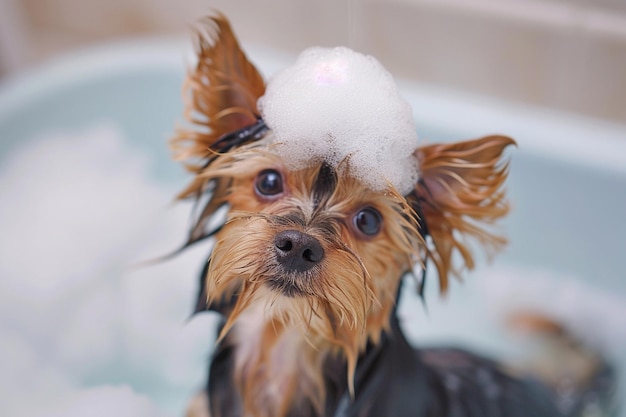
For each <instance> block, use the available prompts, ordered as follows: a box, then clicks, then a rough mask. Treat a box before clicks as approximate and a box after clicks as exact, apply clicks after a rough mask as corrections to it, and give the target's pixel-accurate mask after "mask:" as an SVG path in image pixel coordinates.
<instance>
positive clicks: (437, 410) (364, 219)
mask: <svg viewBox="0 0 626 417" xmlns="http://www.w3.org/2000/svg"><path fill="white" fill-rule="evenodd" d="M206 28H207V30H205V31H204V32H202V33H200V34H199V35H198V44H197V55H198V61H197V64H195V65H194V68H193V69H192V70H190V72H189V74H188V77H187V80H186V83H185V87H184V97H185V100H186V103H187V107H186V112H185V117H186V119H187V121H188V122H189V124H188V125H187V127H185V128H181V129H179V131H178V133H177V136H176V137H175V138H174V139H173V141H172V145H173V148H174V152H175V154H176V156H177V157H178V159H180V160H183V161H184V162H185V164H186V167H187V168H188V169H189V170H190V171H191V172H192V173H193V174H194V178H193V181H192V182H191V184H190V185H189V186H188V187H187V188H186V189H185V190H184V191H182V192H181V194H180V195H179V198H181V199H194V200H195V201H196V209H195V211H194V215H193V224H192V228H191V231H190V234H189V236H188V240H187V242H186V244H185V246H184V247H187V246H189V245H192V244H194V243H196V242H198V241H201V240H203V239H206V238H208V237H213V238H214V246H213V248H212V251H211V254H210V256H209V260H208V262H207V264H206V266H205V268H204V270H203V272H202V275H201V279H200V291H199V296H198V302H197V306H196V312H200V311H204V310H211V311H214V312H217V313H219V314H220V315H221V317H222V318H223V322H222V324H221V327H220V330H219V335H218V342H217V346H216V349H215V352H214V354H213V356H212V360H211V362H210V365H209V378H208V383H207V385H206V388H205V389H204V390H203V392H202V393H201V394H200V395H199V396H198V397H196V398H195V399H194V401H193V402H192V404H191V406H190V409H189V412H188V413H189V415H190V416H211V417H236V416H251V417H287V416H289V417H295V416H300V417H314V416H325V417H333V416H336V417H340V416H363V417H364V416H374V417H400V416H419V417H421V416H424V417H425V416H446V417H453V416H455V417H462V416H463V417H464V416H467V417H470V416H471V417H496V416H502V417H504V416H506V417H517V416H519V417H522V416H524V417H527V416H534V417H555V416H568V417H573V416H581V417H582V416H591V415H593V416H600V415H608V411H606V410H608V409H609V406H608V404H609V403H610V400H609V399H608V398H609V396H610V395H609V394H610V392H611V390H612V383H613V377H612V371H611V369H610V368H609V367H607V366H605V365H604V362H603V361H601V360H598V359H597V358H595V357H594V359H590V361H595V362H592V363H593V364H594V366H592V367H590V368H588V369H591V370H590V371H589V372H587V373H586V374H585V377H584V378H582V377H581V378H579V379H580V380H577V381H574V382H576V384H577V385H576V387H575V389H573V391H572V390H563V389H560V388H559V386H558V384H552V385H551V384H550V383H547V382H546V383H544V382H541V381H540V379H539V378H537V379H535V378H532V377H525V376H523V375H522V374H521V373H513V372H509V371H508V368H505V367H503V366H501V365H499V364H497V363H495V362H494V361H491V360H489V359H486V358H483V357H480V356H478V355H475V354H472V353H469V352H466V351H463V350H461V349H452V348H448V349H446V348H439V349H435V348H430V349H415V348H414V347H412V346H411V345H410V344H409V343H408V342H407V340H406V339H405V336H404V335H403V332H402V329H401V326H400V323H399V320H398V317H397V314H396V304H397V300H398V296H399V292H400V289H401V282H402V277H403V276H405V275H407V274H408V275H410V274H419V275H420V276H421V272H415V271H416V270H419V271H424V270H425V266H426V264H427V263H430V264H433V265H434V266H435V267H436V270H437V274H438V276H439V284H440V289H441V291H442V292H445V291H446V290H447V288H448V280H449V276H451V275H456V274H458V271H459V270H460V268H461V267H464V268H467V269H472V268H473V267H474V255H473V253H472V249H475V247H476V246H479V247H482V248H484V249H486V250H488V251H489V252H493V251H494V250H497V249H499V248H500V247H502V246H503V245H504V244H505V239H504V238H503V237H501V236H499V235H497V234H494V233H493V232H492V231H491V230H490V226H491V225H492V224H493V223H494V222H495V221H497V220H498V219H500V218H501V217H503V216H504V215H506V213H507V212H508V209H509V207H508V203H507V200H506V196H505V192H504V190H503V184H504V182H505V180H506V177H507V174H508V160H507V159H505V158H504V157H503V151H504V149H505V148H506V147H507V146H509V145H513V144H514V143H515V142H514V141H513V140H512V139H510V138H508V137H505V136H488V137H484V138H481V139H476V140H470V141H465V142H459V143H452V144H430V145H423V146H415V147H414V148H413V149H411V150H410V151H409V153H408V154H407V159H406V160H404V161H398V166H399V167H405V166H408V167H414V169H415V174H410V175H408V178H409V179H410V181H411V183H410V184H409V186H408V187H407V186H406V183H402V184H400V183H398V181H396V180H395V179H394V178H393V175H390V176H389V177H386V176H385V175H386V174H385V172H383V173H381V172H379V171H377V170H376V169H371V167H369V166H366V167H365V168H363V167H362V164H361V163H360V162H359V150H358V149H357V150H354V149H353V150H350V151H348V152H345V153H344V154H339V155H337V154H336V153H333V152H334V151H330V154H332V157H327V155H326V154H324V153H323V152H322V153H321V154H315V149H313V148H311V147H307V145H302V147H301V149H300V152H297V151H298V149H297V148H298V147H299V146H300V145H298V143H297V142H296V145H295V147H296V152H295V153H294V152H291V153H289V152H283V151H282V150H281V149H282V145H284V144H285V143H284V142H288V140H289V139H290V138H285V137H284V132H285V130H284V129H283V130H280V127H277V126H275V125H273V124H272V123H269V122H268V120H265V119H266V118H265V117H264V111H263V109H260V106H259V105H258V103H259V99H261V98H262V97H263V96H264V95H265V94H266V87H269V86H271V83H272V82H273V81H272V82H270V84H268V85H266V84H265V82H264V80H263V78H262V77H261V75H260V74H259V72H258V71H257V70H256V68H255V67H254V65H253V64H251V63H250V62H249V61H248V59H247V58H246V55H245V54H244V52H243V51H242V49H241V48H240V46H239V43H238V41H237V39H236V37H235V36H234V34H233V32H232V30H231V27H230V25H229V23H228V21H227V20H226V19H225V18H224V17H223V16H221V15H217V16H213V17H211V18H209V19H208V20H207V25H206ZM207 33H208V34H207ZM366 59H367V60H369V61H371V60H372V59H371V58H369V57H368V58H366ZM369 61H368V62H369ZM329 65H330V64H329ZM333 65H334V64H333ZM331 67H332V65H331ZM339 67H341V65H339ZM344 69H345V68H344ZM329 71H330V75H328V74H326V75H328V76H329V77H330V79H327V78H324V77H325V76H326V75H324V74H322V75H323V76H322V78H320V79H319V80H318V81H320V80H321V82H322V84H324V83H326V84H328V83H330V84H332V83H333V82H335V81H337V82H341V81H342V80H341V79H339V80H337V79H336V77H335V76H336V75H337V74H335V73H333V71H335V69H333V68H330V69H329ZM341 71H342V68H339V73H338V74H339V78H341V76H342V75H341V74H344V73H342V72H341ZM333 74H335V75H333ZM344 75H345V74H344ZM333 77H335V78H333ZM383 78H384V77H383ZM331 87H332V86H331ZM362 87H363V88H364V89H368V88H370V86H362ZM277 88H280V86H278V87H277ZM372 88H374V87H372ZM374 94H378V93H377V92H376V91H374ZM303 97H304V100H305V101H306V100H307V96H306V95H305V96H303ZM381 99H383V97H382V94H381ZM313 100H315V98H313ZM264 105H265V106H267V103H265V104H264ZM287 105H289V106H294V105H293V104H287ZM303 106H304V104H303ZM279 107H280V106H279ZM294 107H297V106H294ZM293 110H294V111H296V112H297V111H300V110H301V109H295V108H294V109H293ZM266 111H267V113H270V114H271V112H272V111H274V112H286V113H289V111H290V109H287V110H276V109H273V110H272V109H266ZM333 111H336V112H341V108H339V110H333ZM375 111H380V112H383V111H385V110H384V109H377V110H375ZM349 114H350V113H348V112H346V115H349ZM285 116H286V118H289V117H290V116H289V115H287V114H286V115H285ZM344 116H345V115H343V114H342V115H338V116H337V117H338V119H339V120H340V121H341V122H340V123H348V124H349V123H350V121H346V120H344V119H343V117H344ZM294 117H296V116H294ZM347 117H349V116H347ZM296 118H297V117H296ZM372 122H374V123H378V122H379V123H380V124H384V123H385V122H384V121H377V120H374V121H372ZM273 123H274V122H273ZM315 123H317V122H315ZM317 127H318V126H313V125H312V126H310V128H311V129H313V130H315V129H316V128H317ZM383 128H386V127H385V126H383ZM305 129H308V127H306V128H305ZM279 131H280V132H282V133H281V134H283V136H280V137H278V136H279V135H278V132H279ZM338 140H339V139H338V138H335V137H334V136H333V135H332V134H331V135H329V137H328V138H325V139H323V140H322V139H320V143H323V144H326V145H328V144H329V143H330V145H329V146H331V147H332V146H334V141H338ZM326 145H324V146H326ZM287 146H288V145H287ZM320 146H321V145H320ZM390 146H391V147H393V146H395V145H393V144H392V145H390ZM384 151H385V150H384ZM385 152H386V151H385ZM389 152H391V150H389ZM405 153H406V152H405ZM325 155H326V156H325ZM293 159H297V160H298V161H299V162H297V163H294V161H293ZM403 164H404V165H403ZM359 167H361V168H359ZM374 168H376V165H375V164H374ZM359 169H360V171H359ZM402 169H404V168H402ZM410 169H413V168H410ZM368 177H369V178H368ZM374 177H376V178H374ZM372 178H373V180H372ZM472 241H473V243H474V246H472ZM458 260H460V261H461V263H460V264H459V265H457V264H456V262H457V261H458ZM416 266H417V268H416ZM420 268H421V269H420ZM421 277H422V278H423V276H421ZM526 322H531V323H532V325H533V326H535V327H540V328H544V329H545V328H548V327H550V326H551V324H550V323H549V322H547V321H546V322H542V320H541V319H540V318H537V317H535V318H530V319H527V320H526ZM559 332H560V331H559V330H554V331H553V333H559ZM572 393H573V394H572ZM594 412H596V413H597V414H593V413H594ZM605 412H606V413H607V414H604V413H605ZM585 413H587V414H585Z"/></svg>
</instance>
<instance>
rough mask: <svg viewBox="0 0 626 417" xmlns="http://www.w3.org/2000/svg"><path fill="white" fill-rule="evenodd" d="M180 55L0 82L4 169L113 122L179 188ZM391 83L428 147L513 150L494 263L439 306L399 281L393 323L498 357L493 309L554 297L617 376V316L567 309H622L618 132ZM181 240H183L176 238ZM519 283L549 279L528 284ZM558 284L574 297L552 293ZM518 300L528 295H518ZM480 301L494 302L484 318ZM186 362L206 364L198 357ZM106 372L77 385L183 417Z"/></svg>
mask: <svg viewBox="0 0 626 417" xmlns="http://www.w3.org/2000/svg"><path fill="white" fill-rule="evenodd" d="M247 50H248V55H249V57H250V58H251V60H253V61H254V62H255V63H256V64H257V65H258V66H259V68H260V70H261V72H262V73H263V74H265V75H266V76H267V75H271V74H272V73H274V72H276V71H277V70H278V69H280V68H282V67H284V66H286V65H288V64H289V63H291V62H292V61H293V59H294V57H293V56H291V55H289V54H285V53H282V52H280V51H275V50H272V49H271V48H267V47H263V46H258V45H249V46H248V48H247ZM190 56H191V55H190V51H189V47H188V45H187V42H186V41H182V40H180V41H179V40H163V39H160V40H138V41H134V42H126V43H122V44H115V45H109V46H104V47H100V48H96V49H91V50H89V51H82V52H79V53H76V54H74V55H71V56H66V57H64V58H61V59H59V60H57V61H55V62H51V63H49V64H47V65H45V66H44V67H41V68H37V69H34V70H29V71H26V72H24V73H22V74H18V75H17V76H13V77H11V78H9V79H5V80H3V82H2V84H1V85H0V167H6V166H7V165H9V164H10V163H11V162H12V158H13V155H14V154H15V152H18V151H19V150H20V149H22V148H23V147H24V146H26V145H27V144H28V143H29V141H32V140H33V138H35V137H38V136H40V135H41V134H43V133H45V132H51V131H52V132H59V131H66V130H72V129H80V128H82V127H86V126H90V125H93V124H98V123H114V124H115V125H116V126H118V127H119V128H120V129H121V131H123V133H124V137H125V138H126V140H127V142H128V143H127V145H128V146H129V147H130V148H131V149H134V150H136V152H137V153H141V154H145V155H148V157H149V159H150V161H151V162H150V164H149V167H148V168H147V172H148V174H147V175H149V176H150V178H152V179H153V180H154V181H155V182H156V183H159V184H163V187H166V188H167V189H180V188H181V187H182V186H183V184H184V183H185V181H186V180H187V176H186V174H185V173H184V172H183V170H182V169H181V168H180V167H179V166H178V165H177V164H175V163H173V162H171V160H170V153H169V150H168V148H167V138H168V137H170V136H171V135H172V133H173V131H174V126H175V123H176V121H180V120H181V115H182V102H181V94H180V90H181V85H182V81H183V78H184V72H185V68H186V66H187V65H188V63H189V62H191V57H190ZM383 64H384V63H383ZM400 86H401V89H402V91H403V94H404V95H405V97H406V98H407V99H408V100H409V102H410V103H411V104H412V106H413V109H414V113H415V120H416V122H417V126H418V133H419V136H420V138H421V140H422V141H423V142H424V143H428V142H436V141H454V140H460V139H470V138H476V137H479V136H482V135H486V134H491V133H502V134H506V135H508V136H511V137H513V138H515V139H516V141H517V143H518V147H517V148H515V149H510V150H509V151H508V152H507V153H508V155H509V157H510V159H511V173H510V181H509V183H508V185H507V188H508V190H509V193H510V199H511V202H512V211H511V214H510V216H509V217H508V218H507V219H506V220H505V221H504V222H503V228H502V229H503V230H504V231H505V233H506V235H507V237H508V239H509V241H510V244H509V245H508V247H507V248H506V249H505V250H504V251H503V252H502V253H501V254H499V255H498V256H497V257H496V258H495V260H494V261H493V262H487V260H485V259H481V260H480V262H479V266H478V268H477V269H476V270H475V271H473V272H471V273H468V274H466V275H465V276H464V279H463V281H462V282H461V281H456V282H453V284H452V288H451V290H450V294H449V295H447V296H446V297H444V298H441V297H439V295H438V294H437V288H436V285H435V282H434V281H435V280H434V278H430V279H429V283H428V285H427V296H426V308H424V305H423V303H422V302H421V300H418V299H417V297H416V296H415V294H414V292H413V291H411V285H412V284H411V283H409V284H407V290H406V291H405V295H404V296H403V299H402V309H401V314H402V317H403V320H404V322H405V326H406V327H407V329H408V333H409V335H410V337H411V339H412V340H413V341H414V342H415V343H418V344H419V343H423V344H436V343H454V344H457V345H458V344H460V345H464V346H468V347H471V348H473V349H477V350H479V351H483V352H485V353H489V354H494V355H496V356H502V357H504V358H506V357H507V355H508V354H511V352H513V351H514V350H515V349H511V348H510V347H509V346H508V344H507V343H506V342H505V341H504V340H503V337H502V333H501V331H500V330H497V329H498V327H499V326H500V325H501V324H502V323H501V321H502V320H500V318H501V317H499V316H497V317H495V318H494V317H493V316H492V314H493V311H496V312H498V311H500V310H497V308H500V307H502V306H500V305H501V304H507V303H508V300H514V301H515V302H520V303H521V304H520V305H523V302H524V300H528V299H534V300H533V302H534V303H535V305H537V304H550V303H551V300H560V301H557V303H562V304H563V305H566V304H567V303H569V304H567V305H568V306H569V308H571V309H572V310H576V311H578V310H583V311H582V312H581V313H580V314H583V315H584V314H589V315H591V318H589V319H588V321H585V320H584V319H583V320H582V322H583V323H586V324H585V326H582V329H578V330H579V331H585V329H589V330H591V328H592V327H593V328H595V329H594V331H593V332H591V333H593V334H595V333H596V332H598V333H599V335H598V336H597V338H604V339H606V340H605V342H606V343H605V345H606V344H608V346H604V347H603V348H605V349H606V350H607V355H610V356H611V358H612V359H613V360H615V361H616V363H618V365H619V366H620V367H621V369H623V370H626V327H621V323H624V319H625V317H612V316H611V314H609V313H607V312H600V313H597V314H596V312H595V311H593V309H592V311H588V310H589V309H590V308H589V307H587V308H586V309H585V308H579V307H581V306H580V305H577V303H585V304H586V300H587V299H586V298H585V296H583V295H584V294H586V292H587V289H592V290H593V293H594V294H593V295H592V297H594V300H595V301H594V302H593V303H591V305H602V304H603V302H602V297H604V296H605V295H606V296H607V297H609V298H610V300H611V303H613V304H616V303H617V304H620V301H621V302H622V304H623V305H626V273H625V272H624V260H625V258H626V243H625V239H626V221H624V216H625V215H626V126H624V125H618V124H612V123H609V122H604V121H599V120H593V119H589V118H585V117H583V116H578V115H573V114H566V113H561V112H558V111H556V110H550V109H542V108H535V107H529V106H525V105H522V104H516V103H508V102H502V101H499V100H497V99H494V98H489V97H480V96H475V95H472V94H469V93H463V92H459V91H451V90H448V89H446V88H444V87H441V86H435V85H420V84H419V83H416V82H414V81H411V80H400ZM111 169H112V170H115V169H116V167H115V166H111ZM17 181H19V180H17ZM2 204H3V205H10V204H11V201H2ZM183 235H184V231H181V239H182V236H183ZM177 243H180V241H177V242H173V243H172V245H175V244H177ZM499 275H502V279H501V280H499V278H498V276H499ZM510 276H514V277H513V278H511V277H510ZM526 276H527V277H528V279H529V281H532V282H539V283H541V282H543V281H546V280H547V281H549V284H546V286H545V287H542V286H541V284H537V285H535V286H534V287H533V288H526V287H525V286H524V285H525V284H524V282H525V279H524V277H526ZM483 277H488V279H486V278H483ZM537 277H539V278H537ZM544 278H545V279H544ZM193 280H194V281H195V277H194V278H193ZM518 285H519V288H518V287H517V286H518ZM494 288H497V291H496V290H494V291H492V289H494ZM542 288H543V289H542ZM571 288H576V290H575V291H572V290H569V289H571ZM561 289H564V290H563V292H564V293H567V294H570V297H569V298H568V297H563V296H560V295H559V294H561ZM533 291H535V293H533ZM518 293H520V294H524V296H523V297H522V296H520V299H517V298H516V296H517V295H519V294H518ZM596 293H597V294H596ZM190 297H192V295H190ZM485 300H486V301H485ZM538 300H539V301H538ZM598 300H599V301H598ZM594 303H595V304H594ZM486 304H488V305H496V306H498V307H495V308H496V310H489V309H487V308H486V307H485V305H486ZM561 310H563V311H565V310H567V308H566V307H562V308H561ZM561 310H559V311H561ZM471 311H474V312H475V314H474V313H470V312H471ZM612 311H614V312H615V311H616V312H617V313H616V314H620V313H624V312H626V309H621V310H620V309H619V308H617V310H612ZM25 314H28V312H26V313H25ZM181 314H182V315H183V316H184V313H181ZM564 314H565V315H567V312H566V313H564ZM625 314H626V313H625ZM573 316H575V314H573ZM156 325H158V324H156ZM184 325H185V324H184V321H183V320H181V326H184ZM598 328H599V330H598ZM17 331H18V332H19V329H17ZM210 336H211V335H210V334H208V335H207V339H210ZM111 337H115V336H114V335H111ZM594 337H595V336H592V338H594ZM208 345H209V346H210V343H209V344H208ZM194 355H196V356H197V357H196V360H199V361H200V362H202V361H203V360H204V358H205V357H206V352H205V351H202V352H200V351H197V352H195V353H194ZM198 358H200V359H198ZM203 372H204V371H203V370H202V372H200V373H203ZM624 373H626V372H622V374H624ZM116 375H117V376H116V377H115V378H112V379H110V380H108V379H107V376H106V373H103V375H95V376H94V375H91V376H90V377H89V378H85V379H81V378H77V379H76V381H78V382H76V383H77V384H80V383H85V384H94V383H95V382H94V381H97V382H98V383H109V384H119V383H127V384H129V385H131V386H132V387H133V389H134V390H135V391H138V392H140V393H143V394H145V395H146V396H148V397H150V398H151V399H152V400H153V401H154V402H156V404H157V405H158V406H159V407H160V408H162V409H164V410H166V411H167V412H170V413H171V414H173V415H176V414H180V410H182V408H183V407H184V404H185V402H186V401H187V398H188V397H189V396H190V395H191V393H192V392H193V390H194V389H196V388H197V385H198V382H197V381H195V382H194V383H191V382H190V383H178V385H176V387H177V388H176V389H168V388H167V387H171V386H172V385H171V384H169V385H168V383H167V382H163V381H160V380H159V378H160V377H159V375H156V376H155V375H152V376H150V377H148V376H146V377H145V378H142V377H141V376H139V377H138V376H136V375H134V376H129V377H128V379H127V380H125V379H124V372H123V370H122V371H120V372H118V373H117V374H116ZM622 380H623V377H622ZM142 384H145V386H144V385H142ZM164 387H165V388H164Z"/></svg>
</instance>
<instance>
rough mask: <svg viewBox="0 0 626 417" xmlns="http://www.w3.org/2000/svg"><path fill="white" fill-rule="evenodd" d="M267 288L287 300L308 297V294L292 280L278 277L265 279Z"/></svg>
mask: <svg viewBox="0 0 626 417" xmlns="http://www.w3.org/2000/svg"><path fill="white" fill-rule="evenodd" d="M267 286H268V287H269V288H270V289H271V290H272V291H275V292H277V293H279V294H281V295H284V296H285V297H288V298H299V297H306V296H310V295H312V294H310V292H307V291H305V290H304V289H303V288H302V287H300V286H299V285H297V284H296V283H294V282H293V280H289V279H285V278H283V277H280V276H273V277H271V278H268V279H267Z"/></svg>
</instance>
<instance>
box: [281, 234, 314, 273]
mask: <svg viewBox="0 0 626 417" xmlns="http://www.w3.org/2000/svg"><path fill="white" fill-rule="evenodd" d="M274 246H275V250H276V257H277V259H278V262H280V264H281V265H283V267H285V268H286V269H287V270H289V271H297V272H303V271H306V270H308V269H310V268H311V267H313V266H314V265H316V264H317V263H319V262H320V261H321V260H322V259H323V258H324V249H323V248H322V245H321V244H320V243H319V241H318V240H317V239H315V238H314V237H313V236H311V235H307V234H306V233H302V232H299V231H297V230H284V231H282V232H280V233H278V234H277V235H276V237H275V238H274Z"/></svg>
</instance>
